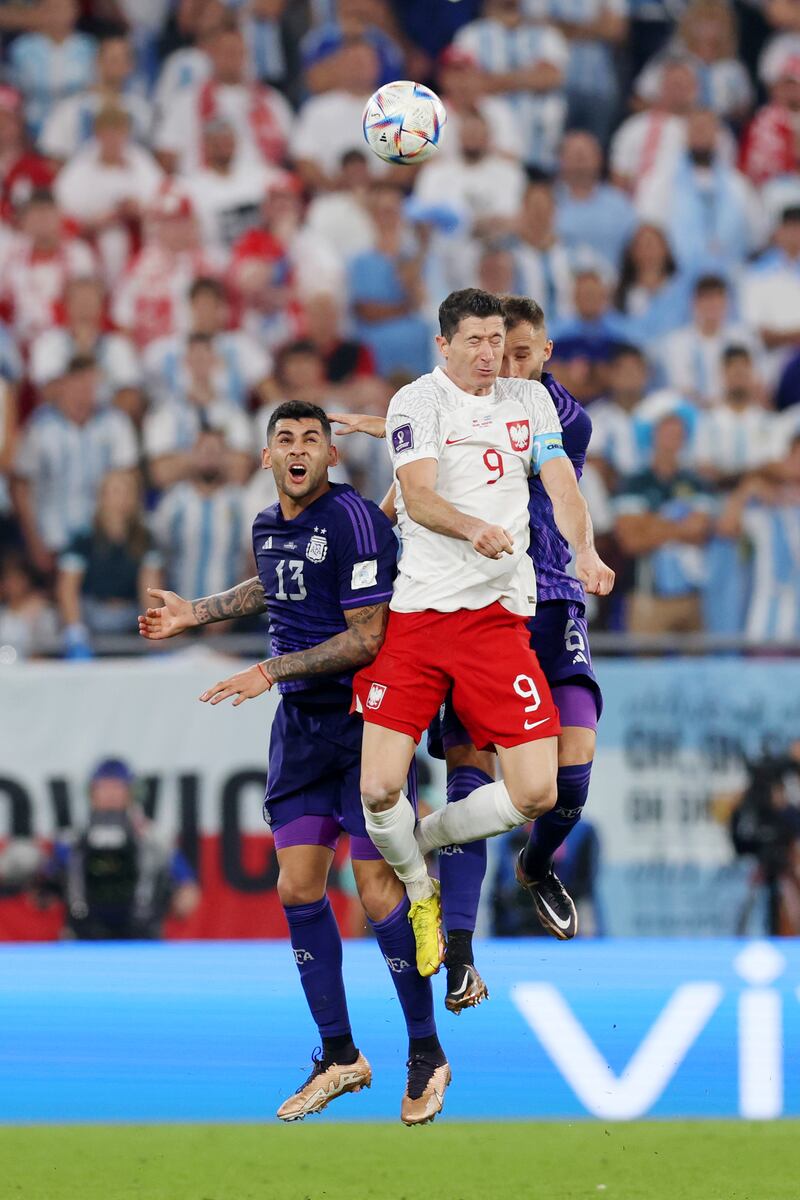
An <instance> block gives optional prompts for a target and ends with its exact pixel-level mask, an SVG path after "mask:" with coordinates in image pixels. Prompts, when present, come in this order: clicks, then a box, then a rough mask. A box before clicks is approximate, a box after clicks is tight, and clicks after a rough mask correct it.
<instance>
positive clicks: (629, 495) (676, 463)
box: [615, 412, 713, 633]
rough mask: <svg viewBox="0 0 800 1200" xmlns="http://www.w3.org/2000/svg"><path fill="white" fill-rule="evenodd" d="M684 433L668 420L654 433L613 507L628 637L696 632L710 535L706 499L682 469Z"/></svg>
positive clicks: (677, 421) (672, 416)
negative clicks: (628, 562)
mask: <svg viewBox="0 0 800 1200" xmlns="http://www.w3.org/2000/svg"><path fill="white" fill-rule="evenodd" d="M685 440H686V427H685V425H684V422H683V420H682V418H681V417H680V416H679V415H678V414H677V413H674V412H673V413H667V415H666V416H664V417H662V419H661V420H660V421H659V422H658V423H657V425H656V427H655V429H654V431H653V449H652V456H651V459H650V465H649V466H648V467H647V468H646V469H645V470H643V471H640V472H639V473H638V474H636V475H633V476H630V477H629V478H628V479H626V480H625V481H624V482H623V484H622V486H621V488H620V491H619V495H618V496H617V499H616V504H615V507H616V525H615V533H616V537H617V541H618V542H619V544H620V546H621V548H622V550H623V551H624V552H625V553H626V554H628V555H630V556H631V557H633V558H634V560H635V570H636V586H635V590H634V593H633V595H632V596H631V597H630V604H629V607H628V614H627V617H628V619H627V628H628V630H629V631H630V632H631V633H694V632H697V631H698V630H700V629H701V628H702V607H701V595H702V589H703V585H704V583H705V578H706V561H705V554H704V549H703V548H704V546H705V545H706V543H707V542H708V539H709V538H710V536H711V532H712V519H711V512H712V508H713V504H712V497H711V496H710V494H709V492H708V490H707V488H706V487H705V485H704V484H703V483H702V482H701V481H700V480H699V479H698V478H696V477H695V476H694V475H692V474H691V473H689V472H688V471H686V470H685V469H684V468H683V467H682V466H681V462H682V458H683V453H684V445H685Z"/></svg>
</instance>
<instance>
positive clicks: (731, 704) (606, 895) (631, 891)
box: [585, 657, 800, 937]
mask: <svg viewBox="0 0 800 1200" xmlns="http://www.w3.org/2000/svg"><path fill="white" fill-rule="evenodd" d="M596 668H597V674H598V677H599V679H600V682H601V684H602V688H603V695H604V699H605V707H604V709H603V717H602V720H601V722H600V726H599V729H598V740H597V757H596V760H595V764H594V769H593V772H592V784H591V790H590V793H589V802H588V804H587V806H586V810H585V819H587V820H589V821H591V822H592V824H593V825H594V826H595V827H596V829H597V831H598V834H599V837H600V864H601V867H600V879H599V897H600V903H599V910H600V912H601V914H602V924H603V927H604V931H605V932H606V933H607V934H609V935H610V936H613V937H619V936H639V937H663V936H678V937H680V936H684V937H696V936H698V935H701V936H717V937H719V936H725V935H733V934H734V933H736V932H737V931H739V930H744V931H746V932H748V933H749V932H757V931H758V932H760V931H761V930H762V929H763V927H764V926H763V899H764V898H763V896H762V895H760V893H759V891H758V889H752V888H751V886H750V884H751V881H752V877H753V867H754V864H753V862H752V861H744V862H743V861H742V860H736V859H735V857H734V853H733V846H732V842H731V837H730V833H729V827H728V822H729V816H730V811H731V807H732V805H733V804H734V803H735V801H736V799H737V797H738V796H739V795H740V794H741V791H742V789H743V787H744V786H745V784H746V783H747V779H748V770H747V766H746V760H750V761H758V760H759V759H760V758H761V757H763V756H764V755H766V754H775V753H785V751H786V749H787V747H788V745H789V743H790V742H791V741H792V740H793V739H795V738H797V737H798V732H799V731H800V661H797V660H786V661H781V660H771V659H742V658H738V657H730V658H715V659H660V660H647V659H639V660H636V661H629V662H617V661H609V660H605V661H600V662H598V663H597V664H596ZM797 790H798V788H797V786H795V791H797ZM787 798H788V799H789V801H790V802H794V803H797V802H798V801H799V800H800V796H798V795H790V796H788V797H787Z"/></svg>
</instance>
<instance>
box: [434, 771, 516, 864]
mask: <svg viewBox="0 0 800 1200" xmlns="http://www.w3.org/2000/svg"><path fill="white" fill-rule="evenodd" d="M528 820H529V818H528V817H526V816H524V815H523V814H522V813H521V812H520V811H519V809H518V808H515V807H514V805H513V804H512V802H511V797H510V796H509V794H508V788H507V787H506V785H505V784H504V783H503V782H502V781H501V782H498V783H485V784H484V785H483V787H479V788H476V789H475V791H474V792H470V794H469V795H468V796H465V797H464V798H463V800H454V801H453V803H452V804H445V805H444V807H443V808H440V809H438V811H437V812H435V813H431V814H430V816H427V817H423V818H422V820H421V821H420V822H419V824H418V825H417V831H416V838H417V845H418V846H419V848H420V850H421V851H422V853H423V854H430V852H431V850H438V849H440V848H441V847H442V846H450V845H456V846H458V845H460V844H462V843H463V842H476V841H478V839H479V838H486V837H495V836H496V835H497V834H498V833H506V832H507V830H509V829H514V828H516V826H517V825H524V824H525V823H526V821H528Z"/></svg>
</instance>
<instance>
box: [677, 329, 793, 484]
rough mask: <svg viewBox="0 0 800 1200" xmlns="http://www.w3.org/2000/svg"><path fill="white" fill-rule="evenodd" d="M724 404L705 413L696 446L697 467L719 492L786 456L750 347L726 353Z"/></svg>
mask: <svg viewBox="0 0 800 1200" xmlns="http://www.w3.org/2000/svg"><path fill="white" fill-rule="evenodd" d="M720 374H721V380H722V393H721V396H720V402H719V403H718V404H715V405H714V407H713V408H712V409H710V410H709V411H707V412H703V413H701V414H700V418H699V420H698V423H697V429H696V431H695V435H694V440H693V444H692V454H693V458H694V467H695V470H696V471H697V473H698V474H699V475H701V476H702V477H703V478H705V479H707V480H709V481H710V482H711V483H714V484H715V485H716V486H717V487H718V488H724V489H728V488H731V487H733V486H735V485H736V484H737V483H738V482H739V480H740V479H741V477H742V475H745V474H747V473H748V472H750V471H757V470H759V469H760V468H762V467H764V466H766V465H767V464H768V463H775V462H778V461H779V460H780V459H781V458H782V457H783V456H784V454H785V452H786V449H787V447H786V439H785V437H784V435H783V429H782V426H781V421H780V418H779V417H778V415H777V413H775V412H774V411H773V410H772V409H770V408H767V407H766V405H765V396H764V389H763V387H762V386H761V385H760V383H759V380H758V378H757V376H756V373H755V369H754V366H753V358H752V355H751V354H750V352H749V350H748V349H747V348H746V347H745V346H737V345H731V346H727V347H726V348H725V350H724V351H723V353H722V365H721V371H720Z"/></svg>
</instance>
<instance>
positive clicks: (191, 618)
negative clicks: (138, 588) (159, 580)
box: [139, 575, 267, 641]
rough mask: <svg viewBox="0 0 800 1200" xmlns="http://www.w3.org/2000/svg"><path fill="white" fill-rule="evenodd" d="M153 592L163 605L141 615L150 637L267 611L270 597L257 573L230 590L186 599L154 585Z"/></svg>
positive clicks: (144, 634) (156, 638) (142, 628)
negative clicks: (267, 595) (268, 597)
mask: <svg viewBox="0 0 800 1200" xmlns="http://www.w3.org/2000/svg"><path fill="white" fill-rule="evenodd" d="M149 590H150V595H151V596H156V597H158V599H159V600H161V601H163V605H164V606H163V608H148V609H147V610H146V612H144V613H143V614H142V615H140V617H139V633H140V634H141V635H142V637H144V638H149V639H150V641H159V640H161V639H162V638H168V637H175V635H176V634H178V633H183V631H184V630H185V629H193V628H194V627H195V626H196V625H210V624H211V623H212V622H213V621H233V620H235V619H236V618H237V617H248V616H251V615H253V614H256V613H263V612H266V611H267V598H266V596H265V595H264V588H263V587H262V584H261V580H260V579H259V578H258V576H257V575H254V576H253V578H252V579H245V581H244V582H243V583H237V584H236V586H235V587H232V588H229V589H228V591H227V592H217V594H216V595H214V596H203V597H202V598H201V599H200V600H184V599H183V597H182V596H179V595H177V593H176V592H165V591H163V589H161V588H150V589H149Z"/></svg>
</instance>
